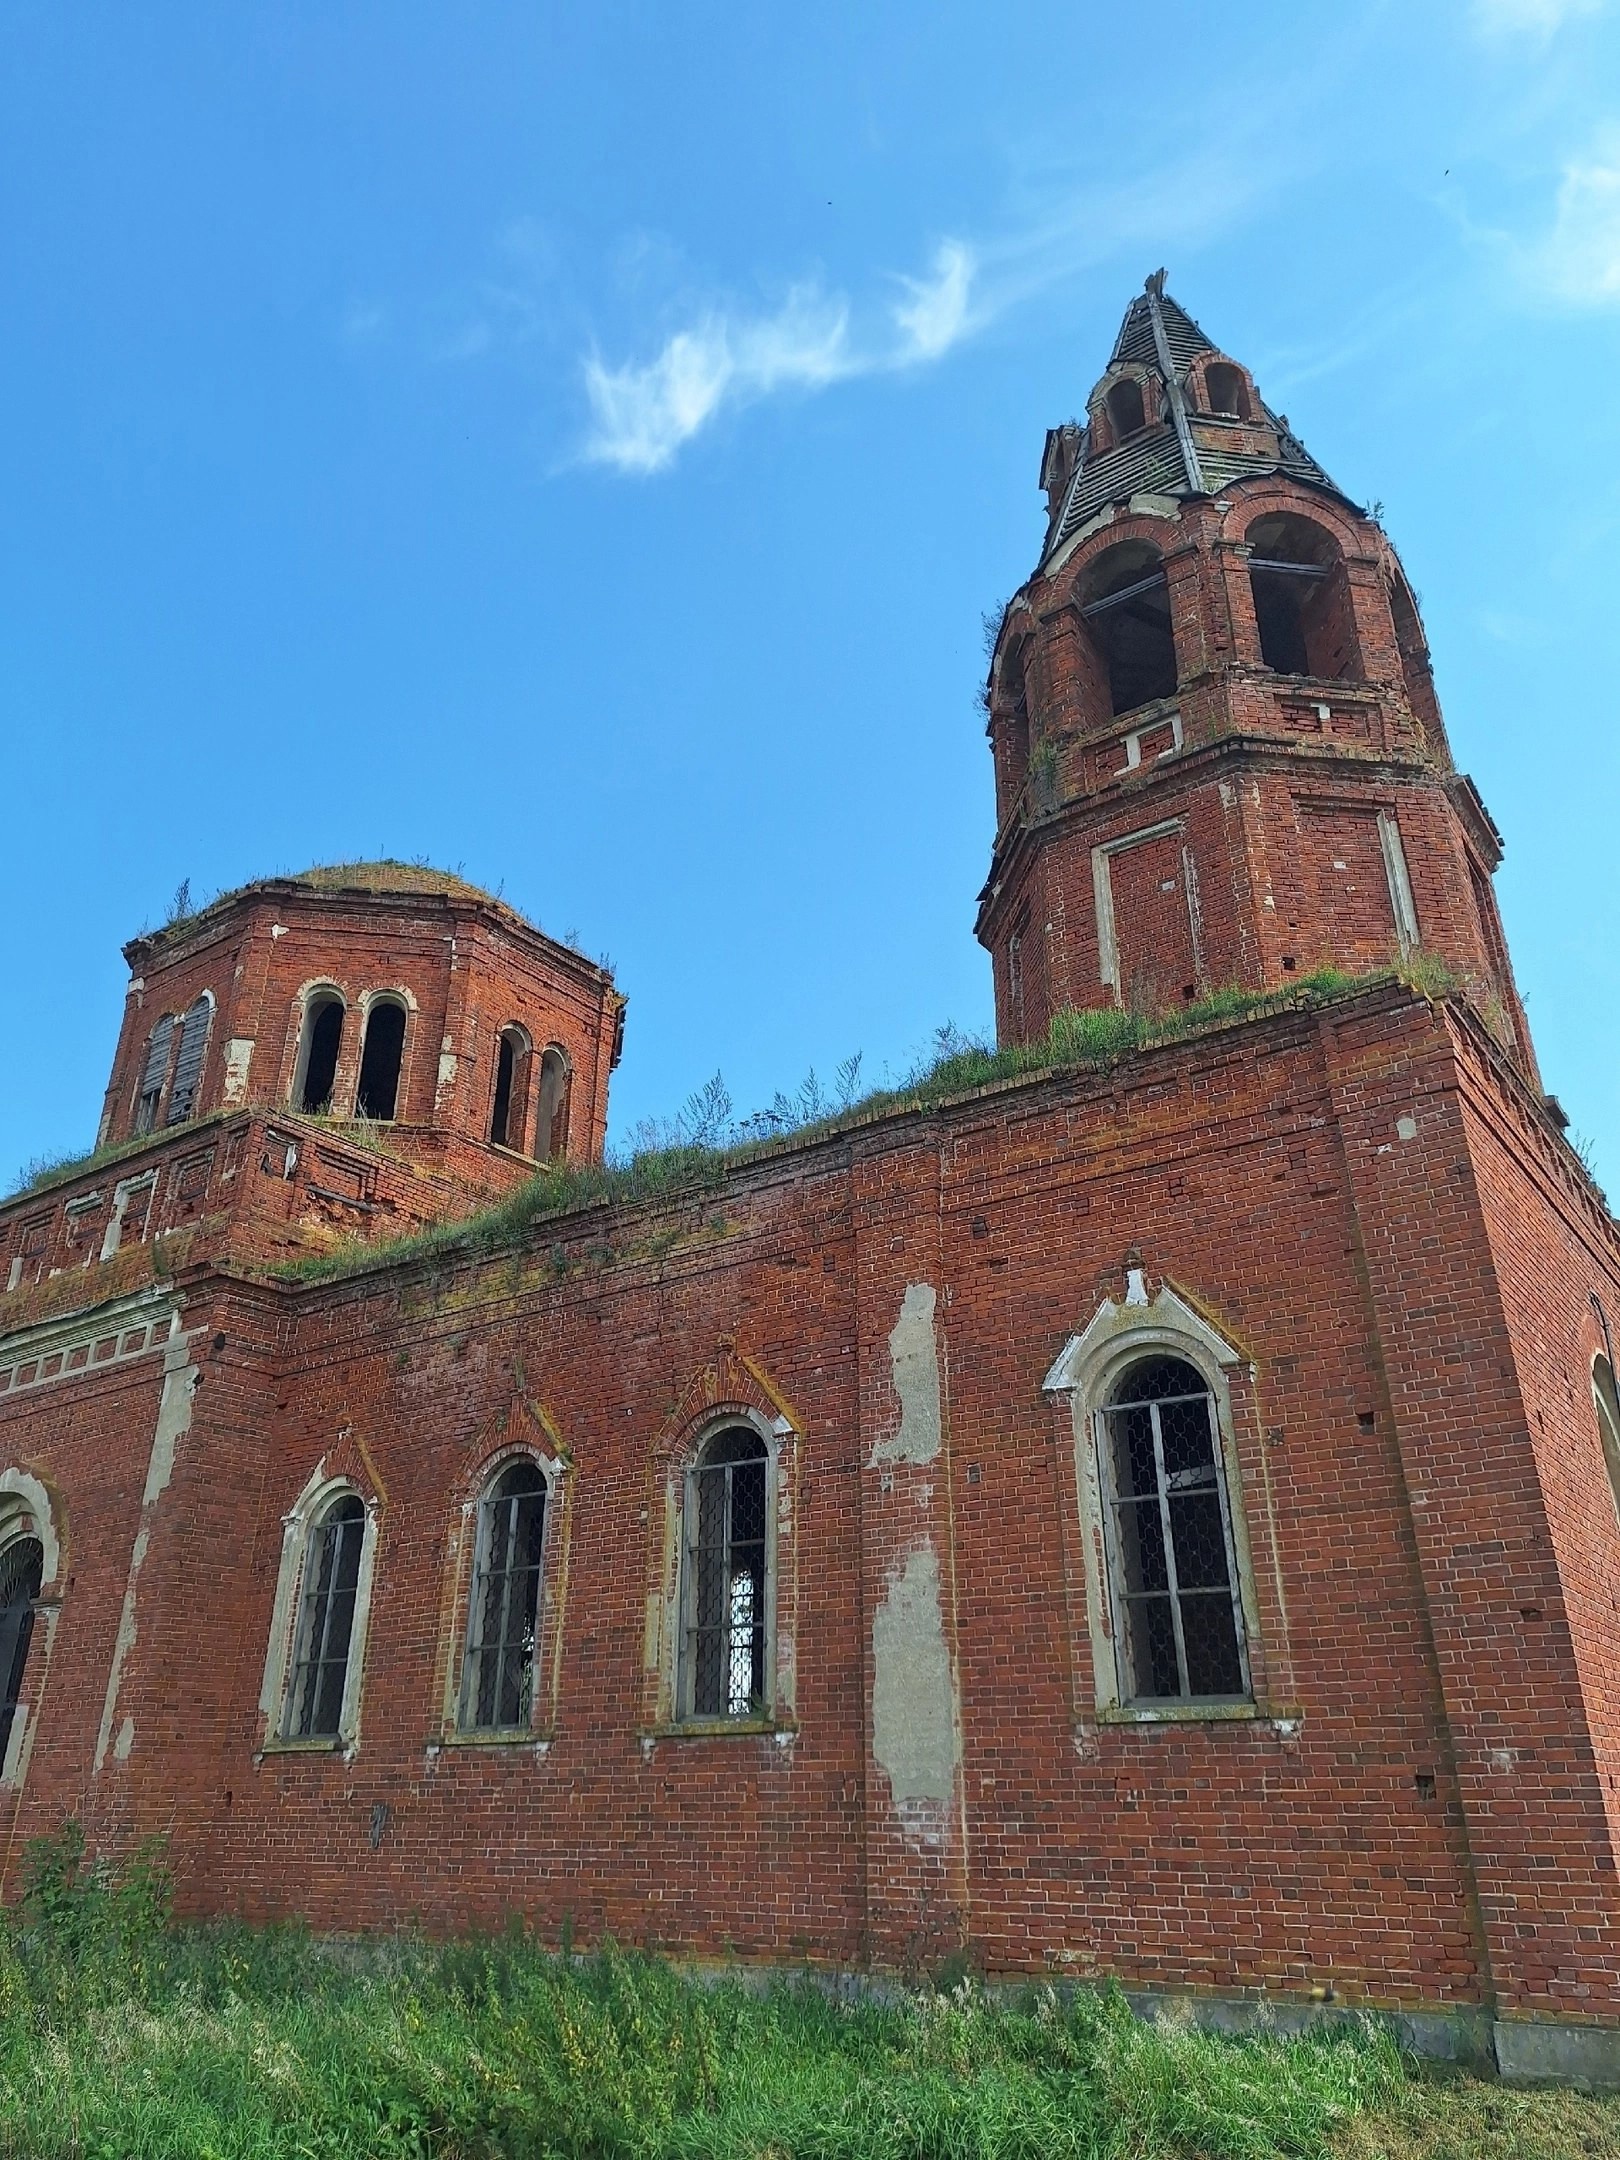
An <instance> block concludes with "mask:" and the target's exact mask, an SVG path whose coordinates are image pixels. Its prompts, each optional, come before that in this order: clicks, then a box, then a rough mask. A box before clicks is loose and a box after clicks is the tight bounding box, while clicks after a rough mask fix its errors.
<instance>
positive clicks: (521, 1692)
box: [461, 1462, 546, 1732]
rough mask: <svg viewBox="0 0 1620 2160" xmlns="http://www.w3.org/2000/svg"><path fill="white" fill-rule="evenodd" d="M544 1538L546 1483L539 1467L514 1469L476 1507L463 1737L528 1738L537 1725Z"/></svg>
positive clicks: (463, 1681) (512, 1466) (524, 1464)
mask: <svg viewBox="0 0 1620 2160" xmlns="http://www.w3.org/2000/svg"><path fill="white" fill-rule="evenodd" d="M545 1537H546V1480H545V1476H544V1474H543V1472H542V1471H541V1469H540V1467H539V1465H538V1464H537V1463H533V1462H515V1463H509V1464H508V1465H507V1467H506V1468H505V1469H504V1470H503V1471H502V1472H501V1474H500V1476H499V1477H498V1478H497V1479H496V1480H495V1482H494V1484H493V1485H492V1486H491V1487H490V1488H489V1490H488V1492H487V1493H486V1494H485V1495H484V1497H483V1499H482V1501H480V1503H479V1507H478V1543H477V1550H476V1556H475V1558H474V1562H473V1579H472V1595H471V1598H470V1600H469V1603H468V1612H467V1654H466V1658H465V1660H464V1661H463V1664H462V1668H461V1725H462V1729H463V1731H465V1732H507V1731H514V1732H515V1731H523V1730H526V1729H527V1728H528V1726H529V1725H530V1724H531V1723H532V1722H533V1718H534V1662H535V1646H536V1640H537V1638H538V1635H539V1626H540V1572H541V1562H542V1559H543V1556H544V1552H545Z"/></svg>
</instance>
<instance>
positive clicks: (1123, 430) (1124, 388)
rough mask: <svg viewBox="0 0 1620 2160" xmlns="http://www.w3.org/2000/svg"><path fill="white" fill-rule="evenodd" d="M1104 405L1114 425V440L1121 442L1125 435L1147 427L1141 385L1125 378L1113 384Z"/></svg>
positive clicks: (1129, 378)
mask: <svg viewBox="0 0 1620 2160" xmlns="http://www.w3.org/2000/svg"><path fill="white" fill-rule="evenodd" d="M1106 403H1107V406H1108V417H1109V419H1110V420H1111V421H1112V422H1113V424H1114V440H1115V441H1116V442H1123V441H1124V439H1125V437H1126V436H1127V435H1134V434H1135V433H1136V431H1137V429H1138V428H1139V427H1146V426H1147V414H1146V411H1145V410H1144V408H1143V404H1142V385H1141V384H1140V383H1139V382H1135V381H1133V380H1132V378H1131V377H1130V376H1126V378H1125V379H1124V381H1123V382H1117V383H1115V385H1114V387H1113V389H1112V390H1110V391H1109V393H1108V396H1107V399H1106Z"/></svg>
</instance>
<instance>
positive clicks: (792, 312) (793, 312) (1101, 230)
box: [583, 145, 1276, 474]
mask: <svg viewBox="0 0 1620 2160" xmlns="http://www.w3.org/2000/svg"><path fill="white" fill-rule="evenodd" d="M1237 149H1238V150H1241V149H1242V146H1241V145H1240V146H1237ZM1275 177H1276V171H1275V167H1274V166H1273V165H1267V164H1266V163H1265V161H1263V160H1261V159H1259V158H1257V157H1254V156H1250V155H1248V154H1247V153H1245V154H1242V155H1239V154H1237V151H1236V150H1235V151H1234V152H1233V153H1232V154H1230V155H1227V154H1223V153H1209V154H1205V155H1202V156H1200V157H1199V158H1197V159H1194V160H1183V161H1181V162H1178V163H1177V164H1176V165H1174V166H1173V167H1165V168H1163V169H1160V170H1155V171H1151V172H1148V173H1144V174H1139V175H1137V176H1135V177H1134V178H1132V179H1131V180H1129V181H1126V182H1124V183H1118V182H1110V183H1102V184H1094V185H1080V186H1076V185H1075V184H1074V183H1073V182H1072V180H1071V181H1069V182H1068V183H1067V184H1065V182H1064V180H1063V178H1062V177H1061V176H1059V175H1052V174H1047V175H1044V176H1043V177H1042V182H1041V184H1040V186H1039V188H1038V189H1032V191H1031V192H1032V195H1034V196H1035V197H1036V198H1037V202H1038V206H1037V205H1036V204H1032V207H1031V210H1030V214H1029V215H1027V216H1026V217H1024V218H1023V219H1016V218H1015V219H1014V220H1012V221H1011V222H1009V223H1008V224H1007V225H1005V226H1004V227H1003V229H1002V230H1001V231H1000V232H999V233H996V234H992V235H991V236H989V237H987V238H985V239H983V240H979V241H968V240H965V239H962V238H948V239H944V240H941V241H940V242H939V243H938V244H937V245H936V247H935V248H934V251H933V254H932V256H931V257H930V259H929V263H928V267H927V268H926V270H924V271H922V272H920V273H911V272H897V273H894V274H893V275H892V276H891V279H890V284H891V288H898V290H897V292H893V293H892V296H891V298H890V299H889V300H888V302H887V303H886V304H884V305H881V306H879V305H876V304H873V303H870V302H869V303H868V304H866V305H865V306H864V307H863V306H861V305H859V304H858V303H857V302H855V301H853V300H851V299H850V298H848V297H847V296H845V295H843V294H830V293H827V292H825V291H823V290H822V288H820V287H819V286H800V287H798V288H796V289H795V290H794V291H793V292H791V293H790V294H789V296H788V299H787V300H786V302H785V303H784V304H783V305H782V306H781V307H780V308H779V309H777V310H775V311H774V312H770V313H763V314H759V313H749V312H747V311H741V310H738V309H736V308H735V307H723V306H716V305H712V304H711V305H708V306H705V307H702V308H699V309H695V310H694V311H693V312H692V315H691V316H690V317H689V319H688V320H687V321H686V322H684V323H683V324H682V325H681V326H680V327H679V328H678V329H676V330H673V331H671V332H670V333H668V334H667V335H666V337H665V339H664V342H663V344H662V345H661V346H660V347H659V349H658V350H657V352H656V353H655V354H654V355H653V357H652V358H651V359H649V360H645V361H632V362H627V363H624V364H622V365H611V364H609V363H608V362H607V361H605V360H604V359H603V358H602V357H601V355H600V354H599V353H597V352H592V353H591V354H590V355H589V356H588V357H587V358H586V360H585V361H584V363H583V371H584V380H585V394H586V398H587V401H588V403H589V407H590V426H589V431H588V433H587V436H586V440H585V443H584V446H583V455H584V457H585V458H586V459H587V460H588V461H589V462H592V463H595V464H601V465H607V466H610V467H612V468H614V469H615V470H617V471H619V472H623V473H638V474H645V473H655V472H662V471H664V470H665V469H666V468H667V467H668V466H669V465H671V464H672V463H673V462H674V460H675V458H676V456H677V455H678V454H679V452H680V450H681V449H682V447H683V446H684V445H685V444H686V443H688V442H690V441H691V440H692V438H693V437H694V436H695V435H697V434H699V433H700V432H701V431H702V430H703V429H704V428H705V427H707V426H709V425H710V424H711V423H712V422H713V421H714V420H716V419H717V418H718V417H719V415H720V414H721V413H722V412H724V411H726V410H727V409H729V408H735V407H740V406H743V405H746V404H749V403H752V402H755V401H756V400H758V399H760V398H763V397H768V396H770V395H771V394H772V393H774V392H778V391H783V390H797V391H800V392H804V391H818V390H824V389H826V388H828V387H829V386H830V385H831V384H834V383H838V382H847V381H849V380H852V379H853V378H855V377H857V376H872V375H880V374H897V373H900V372H902V371H906V370H915V369H918V368H922V367H926V366H930V365H933V364H935V363H937V362H938V361H940V360H942V359H944V357H945V356H946V354H947V353H949V352H951V351H952V350H953V349H954V348H955V347H956V346H958V345H960V344H961V343H962V342H963V340H964V339H966V338H969V337H972V336H974V335H975V334H977V333H978V332H980V331H982V330H984V329H985V328H986V327H987V326H988V325H989V324H991V323H993V322H994V321H996V320H997V319H998V318H999V317H1001V316H1002V315H1004V314H1006V313H1007V312H1008V311H1009V310H1010V309H1012V308H1014V307H1017V306H1020V305H1022V304H1023V303H1025V302H1026V301H1028V300H1030V299H1031V298H1032V297H1033V296H1035V295H1036V294H1037V293H1040V292H1042V291H1045V290H1047V289H1048V288H1050V287H1052V286H1055V285H1058V284H1061V283H1063V282H1065V281H1068V280H1072V279H1074V278H1076V277H1078V276H1080V275H1082V274H1083V273H1084V272H1085V271H1087V270H1089V269H1092V268H1094V267H1096V266H1097V265H1099V264H1101V263H1103V262H1105V261H1109V260H1112V259H1114V258H1116V257H1117V256H1118V255H1119V253H1120V251H1121V249H1122V248H1140V249H1141V250H1142V261H1141V263H1140V265H1138V266H1137V268H1138V269H1139V270H1150V269H1152V268H1153V266H1154V259H1158V260H1162V259H1163V252H1164V251H1166V250H1168V249H1170V248H1172V247H1175V246H1188V245H1192V244H1195V243H1197V242H1200V241H1203V240H1205V239H1208V238H1209V237H1211V236H1212V235H1213V234H1214V233H1215V232H1217V231H1219V230H1221V229H1223V228H1225V227H1227V226H1229V225H1230V224H1231V223H1232V222H1234V221H1235V220H1236V219H1237V218H1239V217H1240V216H1242V215H1243V213H1244V212H1245V211H1246V210H1247V209H1248V208H1249V207H1250V205H1251V204H1252V202H1253V201H1254V199H1255V197H1256V196H1257V195H1258V194H1259V193H1260V192H1261V191H1262V189H1263V188H1264V187H1265V186H1267V185H1268V184H1270V183H1271V181H1273V180H1274V179H1275ZM1150 258H1151V259H1150Z"/></svg>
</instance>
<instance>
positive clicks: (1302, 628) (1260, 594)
mask: <svg viewBox="0 0 1620 2160" xmlns="http://www.w3.org/2000/svg"><path fill="white" fill-rule="evenodd" d="M1248 542H1249V550H1250V553H1249V583H1250V586H1251V587H1252V589H1253V593H1254V619H1255V627H1256V628H1257V629H1258V631H1259V633H1260V657H1261V659H1262V660H1263V661H1264V663H1265V665H1266V666H1267V667H1268V668H1271V669H1273V670H1274V671H1275V672H1276V673H1277V674H1279V675H1310V676H1314V677H1315V678H1316V679H1317V680H1318V681H1320V682H1359V681H1360V680H1361V655H1360V652H1359V649H1358V647H1357V642H1356V630H1355V621H1354V617H1353V615H1352V612H1351V606H1350V585H1349V580H1348V578H1347V577H1346V575H1345V568H1344V559H1343V557H1342V556H1341V555H1340V553H1339V549H1338V545H1337V543H1336V542H1335V540H1334V539H1333V536H1332V535H1331V534H1330V533H1328V532H1326V531H1324V530H1323V528H1322V527H1321V526H1320V525H1315V524H1313V523H1312V522H1311V520H1310V519H1309V518H1303V517H1295V516H1292V515H1291V514H1289V513H1287V512H1279V513H1276V514H1274V515H1272V516H1269V517H1263V518H1259V519H1257V520H1256V521H1255V523H1254V524H1253V525H1251V526H1250V527H1249V532H1248Z"/></svg>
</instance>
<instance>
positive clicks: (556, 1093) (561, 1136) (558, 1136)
mask: <svg viewBox="0 0 1620 2160" xmlns="http://www.w3.org/2000/svg"><path fill="white" fill-rule="evenodd" d="M572 1080H573V1075H572V1074H571V1073H570V1072H569V1070H568V1060H567V1058H566V1057H565V1056H564V1055H563V1053H562V1052H561V1051H560V1050H559V1049H558V1048H557V1046H556V1044H555V1043H553V1044H552V1045H551V1047H550V1049H548V1050H547V1051H546V1053H545V1055H544V1056H543V1057H542V1058H541V1060H540V1116H539V1121H538V1131H537V1135H536V1141H535V1152H536V1154H543V1155H544V1157H545V1160H546V1161H547V1162H561V1161H562V1160H563V1158H564V1156H565V1155H566V1154H567V1153H568V1097H569V1094H570V1092H571V1086H572Z"/></svg>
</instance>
